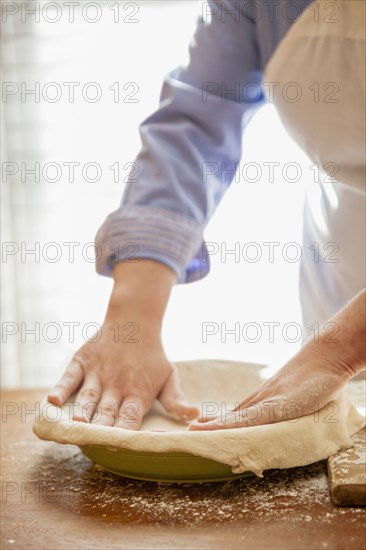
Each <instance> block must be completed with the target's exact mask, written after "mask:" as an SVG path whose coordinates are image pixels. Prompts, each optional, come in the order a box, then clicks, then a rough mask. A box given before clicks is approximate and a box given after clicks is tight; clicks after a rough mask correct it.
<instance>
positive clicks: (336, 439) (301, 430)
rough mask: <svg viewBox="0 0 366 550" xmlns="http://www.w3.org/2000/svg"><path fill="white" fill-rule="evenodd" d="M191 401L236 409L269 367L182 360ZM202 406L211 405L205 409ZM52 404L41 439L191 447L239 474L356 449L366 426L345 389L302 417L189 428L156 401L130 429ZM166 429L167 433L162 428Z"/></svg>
mask: <svg viewBox="0 0 366 550" xmlns="http://www.w3.org/2000/svg"><path fill="white" fill-rule="evenodd" d="M176 365H177V368H178V370H179V375H180V379H181V384H182V387H183V390H184V391H185V393H186V395H187V398H188V400H189V401H190V402H191V403H193V404H196V405H198V406H199V408H200V410H201V411H202V410H204V411H206V412H209V411H211V410H216V411H217V410H221V411H224V410H227V411H229V410H230V407H231V406H234V405H235V403H236V402H240V401H241V400H242V399H243V398H244V397H245V396H246V395H248V394H249V393H252V392H253V391H254V390H255V389H256V388H257V387H258V386H259V384H260V383H261V375H260V372H261V368H262V367H261V366H258V365H252V364H248V363H240V362H236V361H221V360H199V361H184V362H179V363H176ZM202 407H204V408H203V409H202ZM70 410H72V409H71V408H70V404H69V405H68V404H65V406H64V407H63V408H62V409H59V408H58V407H55V406H54V405H51V404H50V403H47V402H46V401H45V402H44V403H43V404H42V407H41V413H40V416H39V418H38V419H37V421H36V423H35V424H34V426H33V431H34V433H35V434H36V435H37V436H38V437H40V438H41V439H46V440H52V441H57V442H58V443H68V444H74V445H79V446H84V445H103V446H108V447H123V448H127V449H131V450H134V451H140V452H143V451H147V452H150V453H151V452H154V453H159V452H188V453H191V454H193V455H197V456H202V457H206V458H210V459H214V460H216V461H218V462H222V463H224V464H228V465H230V466H231V468H232V471H233V473H235V474H239V473H242V472H246V471H251V472H254V473H255V474H256V475H258V476H262V475H263V470H267V469H271V468H291V467H295V466H304V465H306V464H311V463H312V462H316V461H318V460H322V459H326V458H328V457H329V456H330V455H332V454H333V453H335V452H336V451H338V450H339V449H341V448H346V447H351V446H352V444H353V443H352V440H351V435H353V434H354V433H356V432H357V431H358V430H360V429H361V428H362V427H363V426H364V425H365V418H364V417H363V416H362V415H361V414H359V413H358V411H357V409H356V408H355V406H354V405H353V404H352V403H351V401H350V400H349V399H348V397H346V396H345V395H344V394H342V395H341V396H340V397H339V399H338V400H337V401H333V402H332V403H330V404H329V405H327V406H326V407H324V408H323V409H322V410H320V411H319V412H318V413H317V415H308V416H304V417H302V418H300V419H297V420H296V421H284V422H277V423H275V424H269V425H263V426H252V427H247V428H235V429H226V430H215V431H204V432H202V431H187V426H186V425H182V424H180V423H179V422H177V421H176V420H174V419H172V418H171V417H169V415H167V413H165V412H164V410H163V408H162V407H161V405H160V403H158V402H155V404H154V406H153V408H152V410H151V411H150V413H149V414H148V415H147V416H146V417H145V420H144V422H143V425H142V428H141V430H140V431H131V430H123V429H121V428H112V427H107V426H100V425H95V424H87V423H83V422H74V421H72V420H71V419H70V418H69V417H70V416H71V415H70ZM154 430H166V431H154Z"/></svg>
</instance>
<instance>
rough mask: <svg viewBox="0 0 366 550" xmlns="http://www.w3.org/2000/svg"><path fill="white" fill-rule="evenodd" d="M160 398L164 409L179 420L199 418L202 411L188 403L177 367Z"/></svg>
mask: <svg viewBox="0 0 366 550" xmlns="http://www.w3.org/2000/svg"><path fill="white" fill-rule="evenodd" d="M158 399H159V401H160V403H161V404H162V405H163V407H164V409H165V410H166V411H167V412H168V413H169V414H171V415H172V416H174V417H175V418H176V419H177V420H193V419H194V418H197V416H198V415H199V413H200V411H199V409H198V408H197V407H195V406H193V405H191V404H190V403H188V401H187V399H186V396H185V395H184V393H183V390H182V388H181V387H180V382H179V376H178V372H177V371H176V369H174V370H173V372H172V374H171V375H170V377H169V378H168V380H167V382H166V383H165V385H164V387H163V389H162V390H161V392H160V394H159V397H158Z"/></svg>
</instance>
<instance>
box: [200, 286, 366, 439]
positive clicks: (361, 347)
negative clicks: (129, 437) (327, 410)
mask: <svg viewBox="0 0 366 550" xmlns="http://www.w3.org/2000/svg"><path fill="white" fill-rule="evenodd" d="M365 313H366V293H365V290H363V291H362V292H360V293H359V294H358V295H357V296H355V298H354V299H353V300H352V301H351V302H349V303H348V304H347V305H346V306H345V307H344V308H343V309H341V310H340V311H339V312H338V313H337V314H336V315H334V316H333V317H332V318H331V319H330V320H329V322H328V323H327V324H326V325H325V326H326V327H327V329H328V330H323V331H322V332H321V333H320V334H319V336H318V337H317V338H316V339H310V340H308V342H306V344H305V345H304V346H303V347H302V349H301V350H300V351H299V352H298V353H297V354H296V355H295V356H294V357H293V358H292V359H290V361H288V362H287V363H286V365H285V366H284V367H282V369H280V370H279V371H278V372H277V373H276V374H275V375H274V376H272V377H271V378H269V379H268V380H267V381H266V382H265V383H264V384H263V385H262V386H261V387H260V388H259V389H258V390H257V391H256V392H254V393H252V394H251V395H249V396H248V397H246V398H245V399H244V400H243V401H242V402H241V403H240V405H239V406H238V407H237V408H236V409H234V411H233V412H232V413H229V414H226V415H225V417H221V418H220V417H218V418H215V419H209V418H208V419H207V418H206V419H201V421H198V422H194V423H193V424H191V426H190V429H192V430H217V429H223V428H239V427H243V426H254V425H259V424H269V423H271V422H280V421H282V420H291V419H293V418H298V417H299V416H305V415H307V414H312V413H314V412H315V411H317V410H319V409H321V408H323V407H324V406H325V405H327V404H328V403H329V402H330V401H332V399H335V398H336V397H337V395H338V394H339V392H340V391H341V390H342V388H343V386H344V385H345V384H346V383H347V382H348V381H349V380H350V379H351V378H352V377H353V376H355V375H356V374H358V373H359V372H361V371H362V370H364V369H365V368H366V318H365V317H366V315H365Z"/></svg>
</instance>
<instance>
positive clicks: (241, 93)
mask: <svg viewBox="0 0 366 550" xmlns="http://www.w3.org/2000/svg"><path fill="white" fill-rule="evenodd" d="M251 3H252V2H248V5H249V4H251ZM245 4H247V2H228V1H213V2H210V3H209V5H210V10H211V17H210V18H209V20H206V16H207V13H205V14H204V15H203V14H201V16H200V17H199V19H198V24H197V29H196V32H195V35H194V37H193V40H192V43H191V45H190V61H189V63H188V65H187V66H186V67H179V68H178V69H176V70H174V71H172V72H171V73H169V74H168V75H167V76H166V78H165V81H164V83H163V88H162V92H161V97H160V105H159V108H158V109H157V111H156V112H155V113H153V114H152V115H151V116H149V117H148V118H147V119H146V120H144V121H143V122H142V124H141V125H140V136H141V142H142V147H141V150H140V153H139V154H138V156H137V158H136V160H135V166H137V167H138V181H133V178H132V176H131V181H129V182H128V184H127V188H126V191H125V193H124V195H123V197H122V202H121V205H120V207H119V208H118V210H116V211H115V212H113V213H111V214H110V215H109V216H108V217H107V219H106V220H105V222H104V224H103V225H102V227H101V228H100V229H99V231H98V233H97V235H96V244H97V247H98V251H99V252H100V253H99V254H98V260H97V271H98V273H100V274H104V275H110V274H111V273H112V271H113V267H114V265H115V263H116V262H118V261H126V260H127V259H130V260H131V259H135V260H136V259H139V258H148V259H152V260H156V261H159V262H162V263H164V264H166V265H168V266H169V267H170V268H172V269H173V270H174V271H175V273H176V274H177V281H178V282H179V283H184V282H190V281H194V280H197V279H200V278H202V277H204V276H205V275H206V274H207V272H208V271H209V262H208V255H207V253H206V251H205V245H204V236H203V232H204V228H205V226H206V224H207V223H208V221H209V220H210V218H211V216H212V215H213V213H214V211H215V209H216V207H217V205H218V204H219V202H220V200H221V198H222V197H223V195H224V193H225V191H226V190H227V188H228V186H229V185H230V183H231V181H232V180H233V179H234V175H235V169H236V168H237V166H238V163H239V162H240V158H241V151H242V133H243V127H244V126H245V124H246V123H247V121H248V120H249V118H250V116H251V115H252V114H253V112H254V111H255V110H256V109H257V108H258V106H259V105H260V104H261V103H262V102H263V96H262V94H261V91H260V90H261V88H260V83H261V78H262V73H261V69H260V66H259V59H258V57H259V56H258V50H257V44H256V31H255V23H254V22H253V21H251V20H250V18H249V12H250V10H246V11H245V10H243V9H242V8H243V6H244V5H245ZM238 10H239V12H238ZM207 19H208V17H207Z"/></svg>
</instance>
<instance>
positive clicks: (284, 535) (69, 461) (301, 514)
mask: <svg viewBox="0 0 366 550" xmlns="http://www.w3.org/2000/svg"><path fill="white" fill-rule="evenodd" d="M42 395H43V391H33V390H27V391H25V390H23V391H6V392H4V393H3V394H2V399H3V403H2V428H3V430H2V480H1V481H2V534H1V548H2V549H8V548H9V549H13V550H15V549H23V548H24V549H25V548H26V549H29V550H31V549H47V550H53V549H56V548H57V549H58V548H69V549H72V550H78V549H82V548H92V549H103V550H104V549H106V550H107V549H112V548H121V549H156V548H165V549H180V548H185V549H190V548H193V549H202V548H206V549H210V550H215V549H225V550H227V549H269V548H270V549H275V548H278V549H279V548H281V549H291V550H293V549H295V548H296V549H299V550H302V549H306V548H310V549H311V550H315V549H327V550H333V549H338V548H339V549H342V550H345V549H357V550H360V549H362V548H365V535H366V533H365V515H366V511H365V509H362V508H337V507H336V506H334V505H333V504H332V502H331V501H330V498H329V493H328V481H327V476H326V468H325V463H324V462H318V463H316V464H313V465H311V466H308V467H304V468H293V469H290V470H273V471H271V472H267V473H266V475H265V478H264V479H258V478H255V477H253V478H249V479H248V478H247V479H242V480H235V481H233V482H227V483H209V484H202V485H188V484H184V485H165V484H155V483H150V482H140V481H133V480H128V479H123V478H120V477H118V476H115V475H113V474H110V473H108V472H104V471H102V470H101V469H100V468H99V467H97V466H94V465H93V464H92V463H91V462H90V461H89V460H88V459H87V458H85V457H84V456H83V455H82V454H81V453H80V451H79V449H78V448H77V447H74V446H71V445H58V444H56V443H50V442H44V441H40V440H38V439H37V438H36V437H35V436H34V435H33V433H32V429H31V427H32V423H33V421H34V419H35V412H34V411H35V410H36V407H37V406H39V402H40V400H41V397H42ZM37 404H38V405H37Z"/></svg>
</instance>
